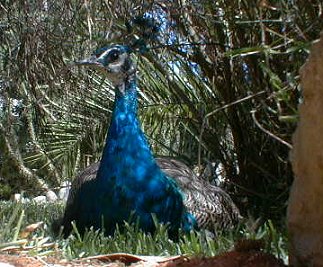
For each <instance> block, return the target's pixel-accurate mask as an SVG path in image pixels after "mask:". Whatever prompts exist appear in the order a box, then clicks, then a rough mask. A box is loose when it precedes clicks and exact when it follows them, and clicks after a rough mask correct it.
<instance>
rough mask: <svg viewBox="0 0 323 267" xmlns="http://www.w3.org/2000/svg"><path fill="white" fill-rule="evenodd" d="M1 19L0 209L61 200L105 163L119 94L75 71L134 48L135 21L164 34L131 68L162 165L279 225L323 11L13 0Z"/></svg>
mask: <svg viewBox="0 0 323 267" xmlns="http://www.w3.org/2000/svg"><path fill="white" fill-rule="evenodd" d="M0 10H1V12H0V108H1V110H0V151H1V155H0V156H1V166H0V167H1V170H0V171H1V178H0V197H1V198H3V199H6V198H9V196H10V195H11V194H12V193H14V192H20V191H24V192H25V194H26V195H33V194H38V193H40V192H42V191H43V190H44V189H45V188H56V187H58V186H59V185H60V184H61V183H62V181H64V180H67V179H71V178H72V177H74V176H75V174H76V173H77V172H78V171H79V170H81V169H83V168H85V167H86V166H88V165H89V164H90V163H92V162H95V161H97V160H99V159H100V155H101V151H102V148H103V145H104V142H105V135H106V131H107V127H108V124H109V117H110V114H111V108H112V103H113V99H114V91H113V88H112V87H111V84H110V83H109V82H108V81H107V80H105V79H104V78H103V77H101V76H100V74H99V73H96V72H94V71H91V70H84V69H79V68H76V67H75V66H74V65H73V64H72V63H73V61H74V60H76V59H80V58H83V57H85V56H88V55H89V54H90V53H91V52H92V51H93V50H95V49H96V48H97V47H98V46H102V45H104V44H106V43H110V42H125V43H127V42H129V38H130V37H134V36H138V34H139V33H140V29H139V30H138V29H137V30H136V29H135V30H134V31H132V32H129V24H131V19H132V18H134V17H137V16H139V17H148V18H152V19H153V21H154V22H156V24H158V25H159V27H160V29H161V30H160V32H159V34H158V35H157V36H156V37H155V38H154V39H153V40H152V41H151V43H150V44H149V47H150V49H146V51H143V52H144V53H142V54H136V55H134V56H133V57H134V60H135V61H136V62H137V66H138V76H139V88H140V110H139V116H140V118H141V121H142V126H143V128H144V131H145V132H146V134H147V136H148V138H149V140H150V143H151V145H152V148H153V150H154V152H155V154H158V155H169V156H174V157H178V158H180V159H182V160H184V161H186V162H187V163H188V164H189V165H190V166H192V167H195V170H196V171H198V172H199V173H200V174H201V175H202V176H203V178H205V179H209V180H210V181H212V182H216V183H221V186H223V187H224V188H226V190H227V191H228V192H229V193H230V194H231V196H232V197H233V198H234V200H235V202H236V203H237V204H238V206H239V208H240V210H241V212H242V214H243V215H244V216H251V217H254V218H262V219H263V220H267V219H268V218H271V219H272V220H273V221H274V222H275V223H277V224H283V219H284V216H285V209H286V201H287V199H288V191H289V186H290V184H291V181H292V172H291V167H290V165H289V162H288V156H289V151H290V148H291V146H292V145H291V144H292V140H291V137H292V133H293V131H294V128H295V125H296V121H297V105H298V103H299V102H300V101H301V88H300V86H299V74H298V72H299V68H300V67H301V66H302V64H303V63H304V62H305V60H306V58H307V56H308V53H309V47H310V46H311V44H312V42H313V41H315V40H316V39H317V38H318V37H319V31H320V29H321V27H322V25H323V24H322V12H321V10H322V3H321V2H320V1H304V0H300V1H294V0H289V1H265V0H263V1H247V0H241V1H216V2H215V1H211V0H201V1H195V0H181V1H176V0H175V1H137V0H134V1H131V2H129V1H123V0H121V1H109V0H106V1H103V0H93V1H77V0H73V1H63V0H58V1H50V0H42V1H40V0H34V1H16V0H13V1H9V0H3V1H1V3H0ZM126 25H128V27H127V26H126Z"/></svg>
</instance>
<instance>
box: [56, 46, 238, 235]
mask: <svg viewBox="0 0 323 267" xmlns="http://www.w3.org/2000/svg"><path fill="white" fill-rule="evenodd" d="M79 64H82V65H90V66H94V67H97V68H99V69H101V70H103V71H104V72H105V74H106V75H107V77H108V79H110V80H111V82H112V83H113V84H114V86H115V102H114V109H113V114H112V118H111V122H110V126H109V130H108V135H107V138H106V145H105V148H104V151H103V155H102V159H101V162H100V163H95V164H93V165H91V166H89V167H88V168H87V169H85V170H84V171H83V172H82V173H81V174H80V175H79V176H78V177H77V178H76V179H75V180H74V181H73V183H72V188H71V191H70V194H69V197H68V200H67V204H66V208H65V213H64V216H63V218H62V221H61V222H60V224H61V225H62V226H64V230H63V231H64V235H65V236H67V235H68V234H69V232H70V231H71V222H72V221H75V223H76V226H77V228H78V230H79V231H80V232H81V233H82V232H83V231H84V230H85V228H90V227H91V226H93V227H94V228H95V229H98V228H102V227H104V229H105V232H106V233H107V234H113V232H114V230H115V227H116V225H117V224H123V222H124V221H129V219H131V218H134V220H136V221H137V223H138V224H139V227H140V228H141V229H142V230H144V231H146V232H151V231H153V230H154V228H155V223H154V220H153V217H152V214H154V215H155V217H156V218H157V220H158V222H160V223H167V224H169V233H170V236H176V234H177V232H178V229H179V228H183V229H184V230H185V231H190V230H192V229H196V228H197V227H202V228H211V225H212V226H213V225H214V223H219V222H221V223H225V224H231V223H233V222H234V221H236V220H237V219H238V217H239V211H238V209H237V208H236V206H235V205H234V203H233V202H232V200H231V198H230V197H229V196H228V195H227V194H226V193H225V192H224V191H223V190H221V189H220V188H217V187H215V186H212V185H210V184H206V183H205V182H203V181H202V180H200V179H198V177H196V175H195V174H194V173H193V172H192V171H191V170H190V169H189V168H188V167H187V166H186V165H185V164H183V163H181V162H179V161H177V160H173V159H167V158H159V159H155V158H154V157H153V154H152V152H151V150H150V147H149V144H148V142H147V140H146V138H145V135H144V133H143V132H142V130H141V127H140V123H139V121H138V117H137V88H136V73H135V72H136V70H135V67H134V65H133V63H132V61H131V59H130V54H129V49H128V47H127V46H122V45H111V46H108V47H105V48H102V49H100V50H98V51H97V52H96V53H95V54H94V55H92V56H91V57H90V58H89V59H86V60H83V61H80V62H79Z"/></svg>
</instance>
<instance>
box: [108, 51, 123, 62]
mask: <svg viewBox="0 0 323 267" xmlns="http://www.w3.org/2000/svg"><path fill="white" fill-rule="evenodd" d="M119 56H120V51H119V50H112V51H111V52H110V53H109V55H108V57H109V62H114V61H116V60H118V58H119Z"/></svg>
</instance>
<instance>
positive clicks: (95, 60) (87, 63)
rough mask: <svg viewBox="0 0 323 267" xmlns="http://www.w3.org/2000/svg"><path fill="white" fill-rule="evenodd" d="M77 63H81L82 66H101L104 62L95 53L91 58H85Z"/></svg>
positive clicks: (76, 62)
mask: <svg viewBox="0 0 323 267" xmlns="http://www.w3.org/2000/svg"><path fill="white" fill-rule="evenodd" d="M74 64H75V65H80V66H84V65H85V66H96V67H100V66H102V63H101V62H100V61H99V60H98V58H97V57H96V56H95V55H93V56H91V57H89V58H85V59H82V60H79V61H75V62H74Z"/></svg>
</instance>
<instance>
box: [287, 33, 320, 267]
mask: <svg viewBox="0 0 323 267" xmlns="http://www.w3.org/2000/svg"><path fill="white" fill-rule="evenodd" d="M322 62H323V34H322V35H321V40H320V41H319V42H318V43H316V44H315V45H314V46H313V48H312V51H311V55H310V57H309V60H308V62H307V63H306V64H305V65H304V67H303V68H302V69H301V84H302V90H303V96H304V101H303V103H302V104H301V105H300V106H299V115H300V120H299V123H298V127H297V129H296V132H295V133H294V136H293V144H294V145H293V150H292V155H291V159H292V166H293V171H294V174H295V179H294V182H293V185H292V189H291V192H290V199H289V206H288V229H289V235H290V251H289V256H290V264H291V265H292V266H294V267H298V266H302V267H306V266H323V119H322V114H323V63H322Z"/></svg>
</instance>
